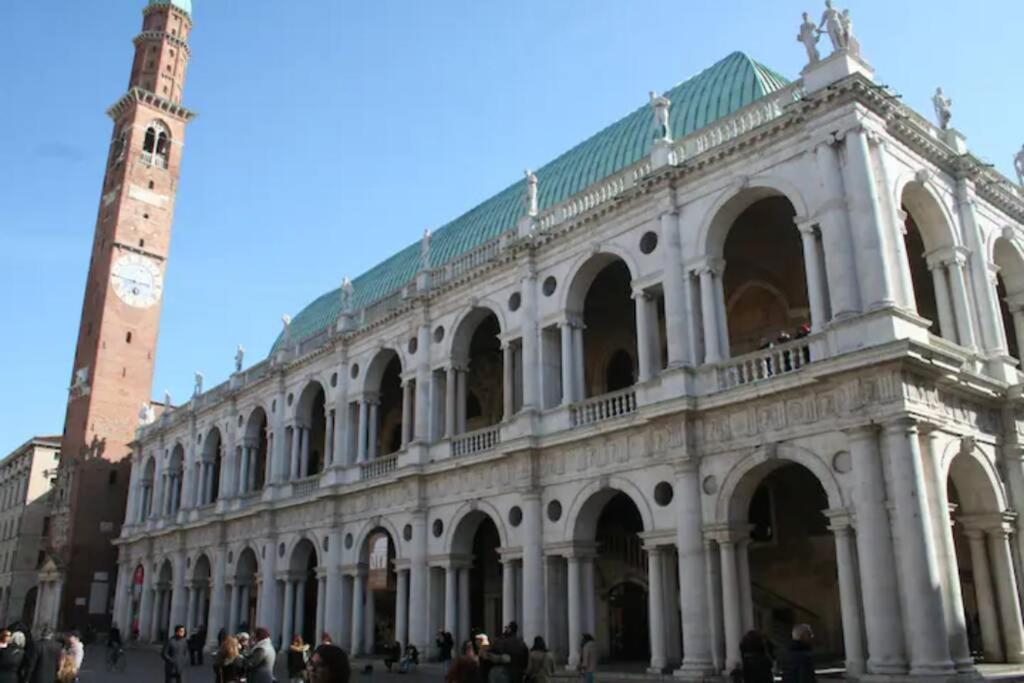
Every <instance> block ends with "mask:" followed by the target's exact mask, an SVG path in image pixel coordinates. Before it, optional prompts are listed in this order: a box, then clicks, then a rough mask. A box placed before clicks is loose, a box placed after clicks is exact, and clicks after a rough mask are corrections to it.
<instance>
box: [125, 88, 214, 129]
mask: <svg viewBox="0 0 1024 683" xmlns="http://www.w3.org/2000/svg"><path fill="white" fill-rule="evenodd" d="M133 104H145V105H148V106H150V107H153V108H154V109H159V110H160V111H162V112H164V113H165V114H167V115H168V116H170V117H172V118H175V119H177V120H179V121H182V122H183V123H188V122H190V121H191V120H192V119H194V118H195V117H196V113H195V112H194V111H192V110H190V109H186V108H185V107H183V106H181V105H180V104H175V103H174V102H171V101H170V100H168V99H166V98H164V97H160V96H159V95H157V94H155V93H151V92H149V91H148V90H143V89H142V88H140V87H138V86H135V87H133V88H131V89H130V90H129V91H128V92H126V93H125V94H124V95H123V96H121V99H119V100H118V101H117V102H114V104H112V105H111V106H110V108H109V109H107V116H109V117H110V118H112V119H114V120H117V118H118V117H119V116H120V115H121V114H123V113H124V112H125V111H126V110H127V109H128V108H129V107H131V106H132V105H133Z"/></svg>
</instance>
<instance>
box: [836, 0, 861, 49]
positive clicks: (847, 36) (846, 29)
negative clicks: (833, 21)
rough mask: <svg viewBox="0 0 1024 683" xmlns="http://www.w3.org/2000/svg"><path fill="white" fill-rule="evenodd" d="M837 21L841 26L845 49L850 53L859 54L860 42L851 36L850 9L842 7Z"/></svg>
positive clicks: (851, 19) (851, 21)
mask: <svg viewBox="0 0 1024 683" xmlns="http://www.w3.org/2000/svg"><path fill="white" fill-rule="evenodd" d="M839 21H840V23H841V24H842V27H843V39H844V40H845V41H846V50H847V51H848V52H849V53H850V54H852V55H855V56H856V55H860V43H859V42H857V39H856V38H854V37H853V18H852V17H851V16H850V10H848V9H844V10H843V13H842V14H840V15H839Z"/></svg>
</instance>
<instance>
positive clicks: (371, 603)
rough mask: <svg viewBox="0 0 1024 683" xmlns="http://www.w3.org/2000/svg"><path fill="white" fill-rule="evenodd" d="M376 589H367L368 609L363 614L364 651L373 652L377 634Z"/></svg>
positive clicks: (365, 652)
mask: <svg viewBox="0 0 1024 683" xmlns="http://www.w3.org/2000/svg"><path fill="white" fill-rule="evenodd" d="M374 593H375V591H373V590H372V589H370V588H369V587H368V588H367V589H366V609H365V610H364V614H363V653H364V654H372V653H373V641H374V636H375V635H376V633H375V630H374V624H376V623H377V599H376V596H375V594H374Z"/></svg>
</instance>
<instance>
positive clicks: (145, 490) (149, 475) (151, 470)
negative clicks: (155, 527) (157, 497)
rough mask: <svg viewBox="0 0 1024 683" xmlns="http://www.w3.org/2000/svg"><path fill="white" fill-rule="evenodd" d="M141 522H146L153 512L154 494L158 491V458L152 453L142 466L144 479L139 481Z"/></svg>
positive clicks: (139, 519) (139, 518)
mask: <svg viewBox="0 0 1024 683" xmlns="http://www.w3.org/2000/svg"><path fill="white" fill-rule="evenodd" d="M139 485H140V491H139V496H140V500H139V517H138V521H139V522H144V521H145V520H146V519H148V518H149V516H150V515H152V514H153V494H154V492H155V491H156V458H155V457H153V455H152V454H150V455H149V456H147V457H146V460H145V464H144V465H143V466H142V479H141V480H140V481H139Z"/></svg>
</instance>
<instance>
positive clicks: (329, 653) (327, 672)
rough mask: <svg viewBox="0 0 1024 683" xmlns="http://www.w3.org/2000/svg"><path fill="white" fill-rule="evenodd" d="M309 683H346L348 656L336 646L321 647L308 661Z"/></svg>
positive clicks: (348, 673) (347, 677)
mask: <svg viewBox="0 0 1024 683" xmlns="http://www.w3.org/2000/svg"><path fill="white" fill-rule="evenodd" d="M309 671H310V683H348V680H349V677H350V676H351V675H352V670H351V668H350V666H349V663H348V655H346V654H345V651H344V650H342V649H341V648H340V647H338V646H337V645H321V646H319V647H318V648H317V649H316V651H314V652H313V656H312V657H311V658H310V660H309Z"/></svg>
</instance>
